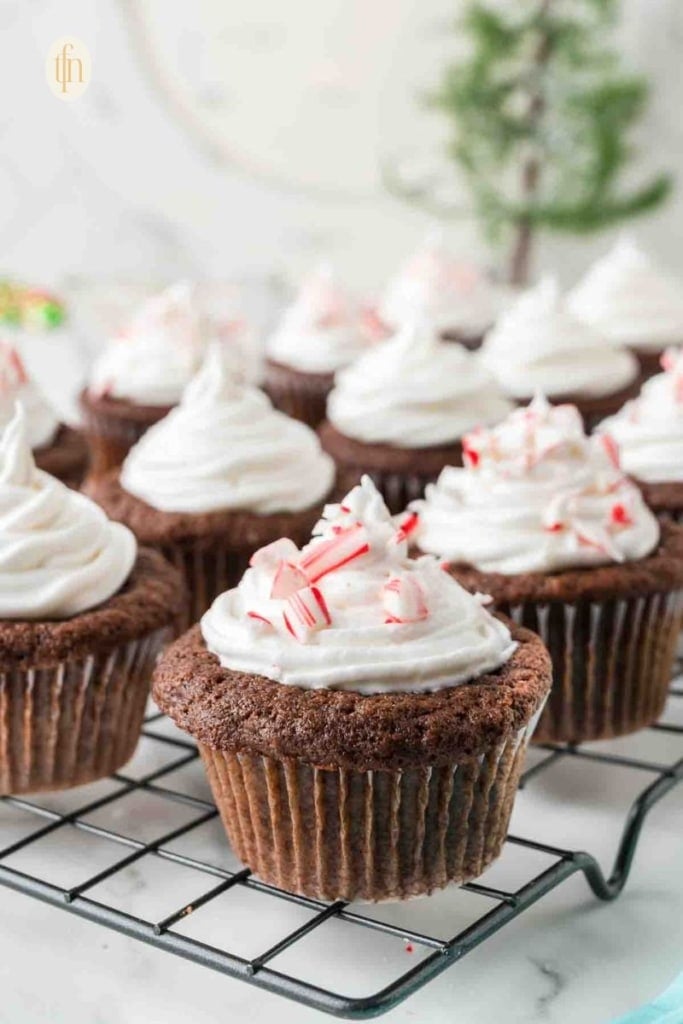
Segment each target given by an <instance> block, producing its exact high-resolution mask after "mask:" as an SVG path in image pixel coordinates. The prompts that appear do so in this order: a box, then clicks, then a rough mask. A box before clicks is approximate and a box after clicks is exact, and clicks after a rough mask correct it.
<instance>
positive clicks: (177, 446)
mask: <svg viewBox="0 0 683 1024" xmlns="http://www.w3.org/2000/svg"><path fill="white" fill-rule="evenodd" d="M333 479H334V465H333V462H332V460H331V459H330V457H329V456H328V455H326V454H325V453H324V452H323V451H322V449H321V447H320V443H319V441H318V438H317V436H316V434H315V433H314V432H313V431H312V430H311V429H310V428H309V427H307V426H306V425H305V424H303V423H299V422H298V421H297V420H293V419H290V418H289V416H285V415H284V414H283V413H280V412H277V411H276V410H275V409H273V407H272V405H271V404H270V401H269V400H268V398H267V397H266V395H265V394H264V393H263V392H262V391H258V390H257V389H256V388H251V387H248V386H246V385H244V384H242V383H241V382H239V381H238V380H236V379H235V377H234V376H233V375H232V374H231V373H230V372H229V369H227V368H226V364H225V361H224V350H223V349H222V348H221V346H220V345H218V344H215V343H214V344H212V345H210V346H209V349H208V351H207V354H206V358H205V360H204V363H203V365H202V368H201V370H200V372H199V373H198V374H197V376H196V377H195V378H194V380H192V381H191V382H190V384H189V385H188V387H187V388H186V390H185V392H184V394H183V397H182V399H181V401H180V404H179V405H178V406H176V408H175V409H172V410H171V412H170V413H169V414H168V415H167V416H165V417H164V419H162V420H160V421H159V423H156V424H155V425H154V426H153V427H151V429H150V430H148V431H147V432H146V433H145V435H144V436H143V437H142V438H141V439H140V441H138V443H137V444H136V445H135V446H134V447H133V448H132V449H131V451H130V452H129V453H128V455H127V457H126V459H125V461H124V463H123V467H122V469H121V483H122V485H123V487H124V488H125V489H126V490H127V491H129V492H130V493H131V494H134V495H136V496H137V497H139V498H142V500H143V501H146V502H147V504H148V505H151V506H152V507H154V508H157V509H160V510H161V511H164V512H193V513H202V512H211V511H216V510H219V509H222V510H231V509H246V510H248V511H250V512H256V513H259V514H261V515H267V514H269V513H272V512H296V511H299V510H300V509H304V508H310V507H311V506H313V505H315V504H316V503H317V502H319V501H321V500H322V499H323V498H324V497H325V496H326V495H327V494H328V493H329V491H330V488H331V487H332V482H333Z"/></svg>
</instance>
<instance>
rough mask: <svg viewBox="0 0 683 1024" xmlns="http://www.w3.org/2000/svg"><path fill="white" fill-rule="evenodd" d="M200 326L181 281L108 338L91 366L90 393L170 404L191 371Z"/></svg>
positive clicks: (199, 346)
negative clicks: (107, 341) (126, 326)
mask: <svg viewBox="0 0 683 1024" xmlns="http://www.w3.org/2000/svg"><path fill="white" fill-rule="evenodd" d="M205 347H206V325H205V323H204V322H203V319H202V316H201V314H200V312H199V309H198V306H197V302H196V299H195V295H194V291H193V289H192V287H191V286H190V285H188V284H186V283H184V282H181V283H180V284H176V285H174V286H173V287H171V288H168V289H167V290H166V291H165V292H163V293H162V294H161V295H158V296H156V297H155V298H153V299H151V300H150V301H149V302H148V303H147V305H146V306H145V307H144V308H143V309H142V310H141V311H140V313H138V315H137V316H136V317H135V319H134V320H133V322H132V324H131V325H130V327H129V328H128V330H126V331H124V332H123V333H122V334H121V335H119V336H118V337H116V338H113V339H112V340H111V341H110V342H109V343H108V344H107V346H106V348H105V349H104V351H103V352H102V354H101V355H100V357H99V359H98V360H97V361H96V363H95V365H94V367H93V370H92V374H91V380H90V390H91V391H92V392H93V393H94V394H107V395H111V396H112V397H113V398H124V399H128V400H129V401H131V402H137V403H139V404H141V405H173V404H174V403H175V402H177V401H178V400H179V398H180V396H181V394H182V392H183V388H184V387H185V386H186V384H187V383H188V382H189V381H190V379H191V378H192V377H193V375H194V374H195V373H196V372H197V370H198V368H199V366H200V364H201V360H202V357H203V354H204V349H205Z"/></svg>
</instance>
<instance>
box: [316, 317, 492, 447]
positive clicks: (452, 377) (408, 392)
mask: <svg viewBox="0 0 683 1024" xmlns="http://www.w3.org/2000/svg"><path fill="white" fill-rule="evenodd" d="M510 408H511V406H510V403H509V402H507V401H506V399H504V398H503V397H502V396H501V395H500V394H499V392H498V390H497V388H496V386H495V385H494V383H493V381H492V379H491V378H490V376H489V374H488V373H487V371H486V370H484V368H483V367H482V366H481V364H480V363H479V361H478V360H477V359H476V357H475V356H473V355H471V354H470V353H469V352H467V351H466V350H465V349H464V348H463V347H462V346H461V345H458V344H455V343H453V342H444V341H441V340H440V338H439V336H438V334H437V333H436V331H435V329H434V327H433V326H432V325H431V324H430V323H429V322H428V321H427V320H425V319H424V318H422V317H420V316H413V318H412V319H411V320H410V321H408V322H406V323H405V324H404V326H403V327H402V329H401V330H400V331H399V332H398V333H397V334H395V335H394V336H393V337H392V338H390V339H389V340H388V341H384V342H381V343H380V344H378V345H375V346H374V347H373V349H372V350H371V351H370V352H368V353H367V354H366V355H364V356H362V357H361V358H360V359H358V360H357V361H356V362H355V363H353V364H352V365H351V366H349V367H347V368H346V369H345V370H340V371H339V373H338V374H337V375H336V378H335V387H334V389H333V390H332V392H331V394H330V396H329V398H328V402H327V415H328V418H329V420H330V421H331V423H332V424H333V425H334V426H335V427H336V428H337V429H338V430H339V431H341V433H343V434H346V436H347V437H352V438H355V439H356V440H358V441H363V442H366V443H370V444H372V443H382V444H392V445H396V446H397V447H399V448H423V447H429V446H430V445H439V444H448V443H455V442H457V441H458V440H459V439H460V438H461V437H462V435H463V434H464V433H465V432H466V431H468V430H471V429H472V428H473V427H475V426H477V425H478V424H481V423H483V424H491V423H495V422H496V421H497V420H499V419H501V418H502V417H503V416H505V414H506V413H507V412H509V410H510Z"/></svg>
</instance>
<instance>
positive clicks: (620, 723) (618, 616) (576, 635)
mask: <svg viewBox="0 0 683 1024" xmlns="http://www.w3.org/2000/svg"><path fill="white" fill-rule="evenodd" d="M499 607H500V610H501V611H502V612H505V613H506V614H508V615H509V616H510V618H512V619H513V620H514V621H515V622H516V623H518V624H520V625H523V626H526V627H528V628H529V629H531V630H533V631H534V632H536V633H538V634H539V636H540V637H541V639H542V640H543V642H544V643H545V645H546V647H547V648H548V650H549V651H550V656H551V659H552V663H553V687H552V690H551V692H550V697H549V698H548V702H547V704H546V706H545V710H544V712H543V714H542V715H541V719H540V721H539V723H538V727H537V729H536V733H535V736H534V740H535V741H537V742H542V743H548V742H552V743H579V742H584V741H586V740H597V739H607V738H610V737H613V736H623V735H626V734H628V733H631V732H635V731H636V730H638V729H642V728H644V727H645V726H647V725H650V724H652V723H653V722H655V721H656V720H657V719H658V718H659V716H660V714H661V712H662V709H663V707H664V704H665V702H666V699H667V694H668V690H669V685H670V682H671V674H672V670H673V663H674V658H675V655H676V646H677V640H678V635H679V632H680V628H681V621H682V616H683V592H681V591H678V592H674V593H656V594H649V595H644V596H640V597H633V598H630V599H616V600H615V599H613V600H606V601H588V600H586V601H580V602H577V603H576V604H562V603H543V604H541V603H537V602H533V601H527V602H524V603H523V604H518V605H512V606H510V605H505V604H500V605H499Z"/></svg>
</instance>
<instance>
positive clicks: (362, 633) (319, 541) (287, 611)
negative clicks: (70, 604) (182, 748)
mask: <svg viewBox="0 0 683 1024" xmlns="http://www.w3.org/2000/svg"><path fill="white" fill-rule="evenodd" d="M406 546H407V545H406V540H405V536H404V531H398V532H397V529H396V526H395V524H394V523H393V522H392V520H391V517H390V515H389V512H388V511H387V508H386V506H385V505H384V503H383V501H382V499H381V497H380V495H379V494H378V492H377V490H376V489H375V487H374V485H373V484H372V482H371V481H370V480H369V479H368V478H367V477H364V478H363V481H362V483H361V485H360V486H359V487H356V488H354V490H353V491H351V493H350V494H349V495H348V496H347V497H346V498H345V500H344V501H343V502H342V504H341V505H330V506H327V507H326V509H325V513H324V518H323V519H322V520H321V521H320V523H319V524H318V526H317V527H316V529H315V530H314V537H313V540H312V541H311V543H310V544H308V545H307V546H306V547H305V548H304V549H303V550H302V551H299V550H298V549H297V548H296V546H295V545H294V544H293V543H292V542H291V541H286V540H282V541H277V542H276V543H275V544H274V545H269V546H268V547H267V548H263V549H262V550H261V551H260V552H257V553H256V554H255V555H254V556H253V558H252V568H250V569H249V570H247V572H246V573H245V575H244V576H243V578H242V580H241V582H240V584H239V585H238V586H237V587H235V589H233V590H229V591H227V592H226V593H224V594H221V596H220V597H218V598H217V599H216V601H215V602H214V603H213V605H212V606H211V608H210V609H209V611H208V612H207V613H206V614H205V615H204V618H203V619H202V633H203V635H204V639H205V641H206V645H207V647H208V648H209V650H210V651H212V652H213V653H214V654H216V655H217V656H218V658H219V659H220V662H221V664H222V665H224V666H225V667H226V668H230V669H232V670H235V671H242V672H250V673H256V674H258V675H262V676H266V677H267V678H269V679H274V680H276V681H277V682H280V683H286V684H288V685H291V686H302V687H306V688H311V689H323V688H328V689H348V690H354V691H357V692H359V693H363V694H371V693H383V692H390V691H400V690H405V691H414V692H421V691H430V690H439V689H442V688H444V687H449V686H457V685H458V684H459V683H464V682H467V681H468V680H471V679H474V678H476V677H478V676H480V675H482V674H484V673H486V672H489V671H492V670H494V669H496V668H498V667H499V666H500V665H502V664H503V663H504V662H506V661H507V660H508V658H509V657H510V655H511V654H512V652H513V650H514V648H515V644H514V643H513V641H512V639H511V637H510V633H509V631H508V629H507V627H506V626H504V625H503V623H502V622H500V621H499V620H497V619H494V618H493V617H492V616H491V615H490V614H489V613H488V612H487V611H486V610H485V609H484V608H483V607H482V601H481V598H477V597H474V596H472V595H471V594H468V593H467V592H466V591H465V590H464V589H463V588H462V587H461V586H460V585H459V584H458V583H456V582H455V580H453V579H452V578H451V577H450V576H449V575H448V574H447V573H446V572H444V571H443V569H441V568H440V566H439V564H438V562H437V561H436V559H433V558H430V557H423V558H420V559H416V560H413V559H409V558H408V557H407V550H406ZM340 562H341V563H343V564H339V563H340ZM273 594H275V595H276V596H273ZM277 595H280V596H277ZM302 609H303V611H301V610H302ZM287 623H289V626H288V625H287ZM293 634H296V635H293Z"/></svg>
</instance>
